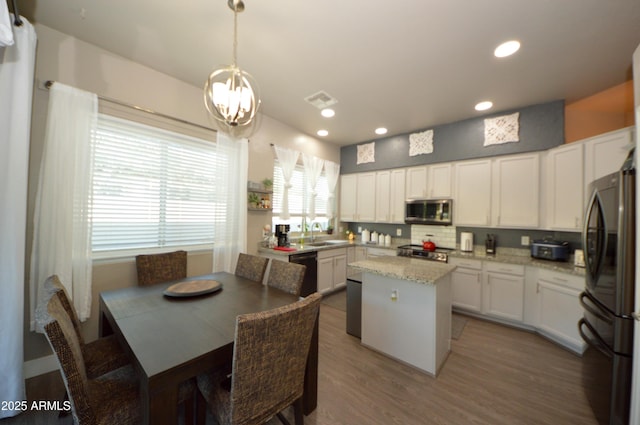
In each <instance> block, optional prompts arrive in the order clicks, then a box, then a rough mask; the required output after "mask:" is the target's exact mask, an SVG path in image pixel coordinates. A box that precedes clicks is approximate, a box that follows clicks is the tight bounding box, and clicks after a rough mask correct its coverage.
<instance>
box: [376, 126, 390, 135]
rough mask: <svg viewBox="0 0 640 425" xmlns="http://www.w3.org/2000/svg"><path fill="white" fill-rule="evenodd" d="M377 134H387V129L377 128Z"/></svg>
mask: <svg viewBox="0 0 640 425" xmlns="http://www.w3.org/2000/svg"><path fill="white" fill-rule="evenodd" d="M376 134H387V129H386V128H384V127H379V128H376Z"/></svg>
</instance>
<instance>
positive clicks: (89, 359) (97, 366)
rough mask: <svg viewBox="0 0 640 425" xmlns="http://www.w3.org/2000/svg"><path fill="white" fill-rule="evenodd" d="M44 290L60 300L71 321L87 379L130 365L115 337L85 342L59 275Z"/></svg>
mask: <svg viewBox="0 0 640 425" xmlns="http://www.w3.org/2000/svg"><path fill="white" fill-rule="evenodd" d="M44 289H45V291H46V292H50V293H51V294H50V296H53V297H57V298H58V299H59V300H60V304H61V305H62V307H63V308H64V310H65V312H66V313H67V315H68V316H69V318H70V319H71V323H72V324H73V330H74V331H75V333H76V335H77V337H78V341H79V342H80V347H81V348H82V355H83V357H84V362H85V367H86V370H87V377H89V378H95V377H97V376H100V375H104V374H105V373H107V372H111V371H112V370H116V369H118V368H120V367H122V366H126V365H127V364H129V357H128V356H127V354H126V353H125V352H124V350H123V349H122V347H121V346H120V344H119V343H118V340H117V339H116V337H115V335H110V336H107V337H103V338H98V339H96V340H95V341H91V342H85V341H84V337H83V336H82V331H81V328H80V320H79V319H78V315H77V313H76V309H75V308H74V307H73V305H72V303H71V300H70V299H69V297H68V295H67V291H66V289H65V287H64V285H63V284H62V282H61V281H60V279H59V278H58V276H57V275H53V276H51V277H50V278H49V279H47V280H46V281H45V283H44Z"/></svg>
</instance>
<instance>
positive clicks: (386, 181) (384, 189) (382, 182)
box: [375, 171, 391, 223]
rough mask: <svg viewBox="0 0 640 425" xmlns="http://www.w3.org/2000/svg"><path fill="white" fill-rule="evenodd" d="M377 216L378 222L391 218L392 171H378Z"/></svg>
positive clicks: (376, 187)
mask: <svg viewBox="0 0 640 425" xmlns="http://www.w3.org/2000/svg"><path fill="white" fill-rule="evenodd" d="M375 193H376V217H375V221H376V222H377V223H386V222H388V221H389V220H390V218H391V217H390V216H391V213H390V211H389V209H390V206H391V203H390V199H389V195H390V193H391V171H378V172H377V173H376V186H375Z"/></svg>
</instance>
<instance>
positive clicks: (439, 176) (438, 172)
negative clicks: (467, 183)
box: [427, 163, 452, 199]
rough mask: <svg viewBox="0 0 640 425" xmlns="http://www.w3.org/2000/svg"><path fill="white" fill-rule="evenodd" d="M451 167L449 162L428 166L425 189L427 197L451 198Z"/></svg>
mask: <svg viewBox="0 0 640 425" xmlns="http://www.w3.org/2000/svg"><path fill="white" fill-rule="evenodd" d="M451 167H452V165H451V164H450V163H445V164H435V165H430V166H429V167H428V173H427V174H428V175H427V191H428V193H429V198H432V199H439V198H451V186H452V185H451Z"/></svg>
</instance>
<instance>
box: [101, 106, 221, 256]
mask: <svg viewBox="0 0 640 425" xmlns="http://www.w3.org/2000/svg"><path fill="white" fill-rule="evenodd" d="M219 161H224V157H223V155H222V154H218V153H216V145H215V143H213V142H212V141H208V140H204V139H200V138H197V137H192V136H187V135H185V134H180V133H176V132H172V131H168V130H164V129H160V128H156V127H152V126H148V125H145V124H140V123H137V122H133V121H128V120H124V119H121V118H116V117H113V116H110V115H105V114H100V115H99V118H98V130H97V132H96V137H95V138H94V167H93V209H92V219H93V228H92V249H93V253H94V257H96V256H98V257H108V256H114V252H113V251H118V253H119V254H122V255H126V250H135V253H140V252H143V251H153V250H154V249H156V250H158V249H160V248H187V247H196V246H210V245H211V244H212V243H213V236H214V234H213V232H214V222H215V216H216V209H217V208H218V209H220V208H222V207H223V205H220V203H219V202H216V199H215V195H214V194H215V192H214V188H215V185H216V172H215V170H216V168H219V167H218V166H217V164H218V162H219ZM222 217H224V215H222Z"/></svg>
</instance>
